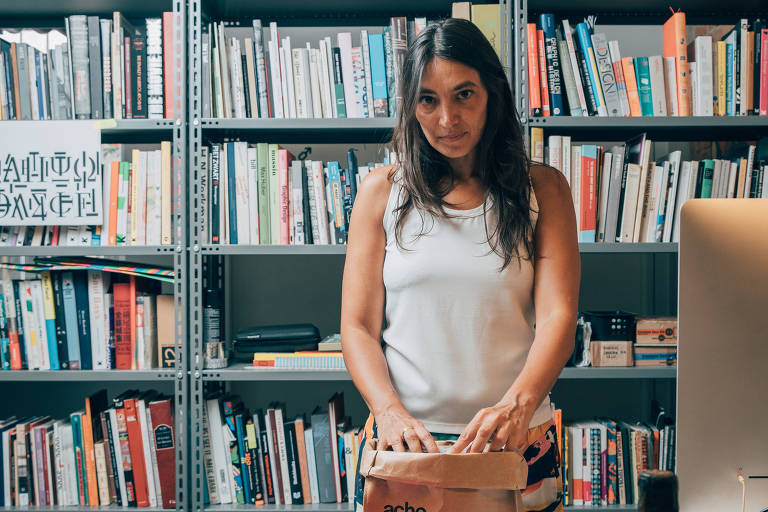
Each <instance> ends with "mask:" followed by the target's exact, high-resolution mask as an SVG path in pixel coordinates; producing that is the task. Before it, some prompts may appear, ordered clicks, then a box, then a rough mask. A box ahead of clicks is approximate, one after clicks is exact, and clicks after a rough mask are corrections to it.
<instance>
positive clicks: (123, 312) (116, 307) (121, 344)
mask: <svg viewBox="0 0 768 512" xmlns="http://www.w3.org/2000/svg"><path fill="white" fill-rule="evenodd" d="M112 302H113V306H112V307H113V311H114V313H113V314H114V319H115V368H117V369H118V370H130V369H131V363H132V362H133V352H132V351H131V330H132V327H133V323H132V322H131V285H130V284H128V283H114V284H113V285H112ZM134 307H135V306H134Z"/></svg>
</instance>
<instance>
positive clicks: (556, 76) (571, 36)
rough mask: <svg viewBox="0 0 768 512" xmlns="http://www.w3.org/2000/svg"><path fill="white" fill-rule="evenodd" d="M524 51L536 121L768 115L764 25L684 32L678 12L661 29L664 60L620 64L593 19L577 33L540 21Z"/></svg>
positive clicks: (767, 29)
mask: <svg viewBox="0 0 768 512" xmlns="http://www.w3.org/2000/svg"><path fill="white" fill-rule="evenodd" d="M527 51H528V97H529V106H530V115H531V116H534V117H537V116H564V115H568V114H570V115H571V116H601V117H620V116H691V115H694V116H712V115H717V116H726V115H728V116H733V115H761V116H765V115H768V25H766V23H765V21H764V20H760V19H757V20H754V21H753V22H752V23H750V22H749V20H747V19H741V20H740V21H739V23H737V24H736V25H735V26H734V25H727V26H726V25H721V26H692V27H686V21H685V13H683V12H680V11H678V12H675V13H674V14H673V15H672V16H671V17H670V18H669V20H668V21H667V22H666V23H664V27H663V55H651V56H637V57H622V53H621V51H620V49H619V41H616V40H610V41H609V40H608V39H607V37H606V35H605V34H604V33H602V32H600V31H599V29H598V28H597V27H596V26H595V18H594V17H593V16H590V17H588V18H586V19H585V20H584V21H583V22H581V23H578V24H577V25H576V27H575V29H574V28H572V27H571V25H570V23H569V21H568V20H562V21H561V26H557V25H556V23H555V17H554V15H552V14H541V15H540V16H539V18H538V20H537V23H529V24H528V27H527ZM563 89H564V90H563Z"/></svg>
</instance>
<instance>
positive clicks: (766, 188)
mask: <svg viewBox="0 0 768 512" xmlns="http://www.w3.org/2000/svg"><path fill="white" fill-rule="evenodd" d="M762 169H763V194H762V196H761V197H762V198H763V199H768V178H766V177H765V175H766V174H768V165H764V166H763V167H762Z"/></svg>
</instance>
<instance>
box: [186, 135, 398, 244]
mask: <svg viewBox="0 0 768 512" xmlns="http://www.w3.org/2000/svg"><path fill="white" fill-rule="evenodd" d="M385 153H386V155H385V162H383V163H374V162H369V163H368V165H364V166H359V165H358V163H357V156H356V154H355V149H350V150H349V151H347V166H346V168H342V167H341V165H340V164H339V162H336V161H331V162H327V163H326V164H323V162H322V161H319V160H304V159H296V158H295V157H294V156H293V154H291V153H290V152H289V151H288V150H287V149H283V148H280V147H279V146H278V145H277V144H267V143H257V144H249V143H247V142H225V143H222V144H211V145H210V146H204V147H203V152H202V160H201V161H202V165H201V169H200V174H201V184H202V187H201V189H202V190H201V198H202V201H201V208H202V212H201V213H202V218H203V219H205V222H204V223H203V224H204V227H203V230H202V239H203V240H209V242H210V243H212V244H233V245H236V244H240V245H248V244H251V245H257V244H291V245H294V244H295V245H304V244H343V243H346V239H347V232H348V226H349V217H350V214H351V212H352V205H353V204H354V201H355V196H356V195H357V185H358V183H359V182H360V181H361V180H362V179H363V178H365V176H366V175H367V174H368V172H369V171H370V170H371V169H373V168H375V167H379V166H381V165H386V164H387V163H388V161H389V159H390V158H391V156H390V152H388V151H387V152H385ZM300 156H301V155H300Z"/></svg>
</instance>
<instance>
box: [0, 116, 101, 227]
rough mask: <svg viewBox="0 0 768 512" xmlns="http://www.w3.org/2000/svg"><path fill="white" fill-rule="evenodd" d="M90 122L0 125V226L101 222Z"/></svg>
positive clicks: (95, 137) (95, 139) (96, 138)
mask: <svg viewBox="0 0 768 512" xmlns="http://www.w3.org/2000/svg"><path fill="white" fill-rule="evenodd" d="M100 147H101V132H100V130H98V129H97V128H95V127H94V124H93V121H85V120H83V121H56V122H42V121H12V122H5V123H0V226H41V225H46V226H74V225H87V224H101V223H102V222H103V221H102V207H103V202H102V181H101V163H100V161H99V158H100V154H99V152H100Z"/></svg>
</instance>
